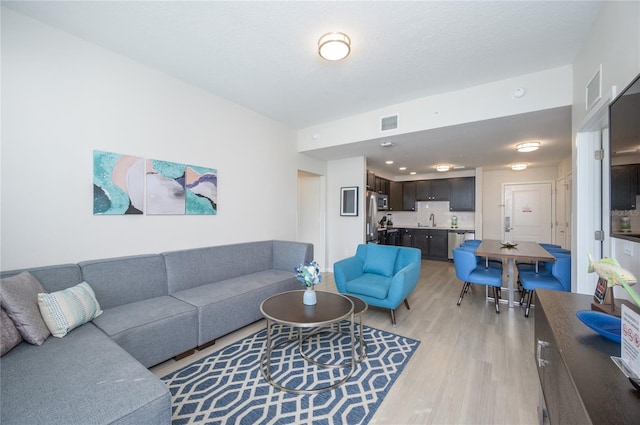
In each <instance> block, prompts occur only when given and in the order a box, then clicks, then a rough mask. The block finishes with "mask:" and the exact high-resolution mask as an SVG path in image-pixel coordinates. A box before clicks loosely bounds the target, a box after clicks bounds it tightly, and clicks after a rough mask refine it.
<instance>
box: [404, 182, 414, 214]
mask: <svg viewBox="0 0 640 425" xmlns="http://www.w3.org/2000/svg"><path fill="white" fill-rule="evenodd" d="M402 210H403V211H415V210H416V182H414V181H413V182H404V183H402Z"/></svg>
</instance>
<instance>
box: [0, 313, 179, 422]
mask: <svg viewBox="0 0 640 425" xmlns="http://www.w3.org/2000/svg"><path fill="white" fill-rule="evenodd" d="M1 365H2V385H1V386H0V391H1V393H0V403H1V405H0V415H1V416H0V423H2V425H13V424H20V425H24V424H30V425H34V424H65V425H73V424H78V425H86V424H92V425H101V424H105V425H106V424H110V425H113V424H118V425H125V424H131V425H134V424H136V425H137V424H170V423H171V396H170V393H169V391H168V389H167V388H166V386H165V385H164V383H162V382H161V381H160V380H159V379H158V378H157V377H156V376H155V375H153V373H151V372H150V371H149V370H147V369H146V368H145V367H144V366H142V365H141V364H140V363H139V362H137V361H136V360H134V359H133V358H132V357H131V355H129V354H128V353H127V352H126V351H124V350H123V349H122V348H120V347H118V345H117V344H116V343H115V342H113V341H112V340H111V339H110V338H109V337H108V336H107V335H105V334H104V333H103V332H102V331H100V330H99V329H98V328H96V327H95V326H94V325H93V324H92V323H87V324H86V325H83V326H80V327H79V328H76V329H74V330H73V331H71V332H69V334H68V335H67V336H66V337H64V338H48V339H47V340H46V341H45V342H44V344H42V345H41V346H39V347H36V346H33V345H30V344H20V345H19V346H17V347H15V348H14V349H13V350H11V351H10V352H9V353H7V354H6V355H5V356H4V357H2V363H1Z"/></svg>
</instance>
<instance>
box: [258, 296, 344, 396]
mask: <svg viewBox="0 0 640 425" xmlns="http://www.w3.org/2000/svg"><path fill="white" fill-rule="evenodd" d="M303 294H304V291H303V290H302V291H289V292H283V293H281V294H276V295H274V296H272V297H269V298H267V299H266V300H264V301H263V302H262V304H261V305H260V311H261V312H262V314H263V316H264V317H265V318H266V319H267V329H266V330H267V344H266V349H265V352H264V354H263V355H262V358H261V362H260V372H261V373H262V376H263V377H264V378H265V380H266V381H267V382H268V383H269V384H271V385H272V386H274V387H276V388H279V389H281V390H284V391H289V392H293V393H297V394H315V393H319V392H322V391H327V390H331V389H333V388H336V387H338V386H340V385H342V384H344V383H345V382H346V381H347V380H348V379H349V378H350V377H351V375H352V374H353V372H354V370H355V366H356V352H355V338H354V314H353V312H354V303H353V301H351V299H349V298H348V297H346V296H344V295H340V294H336V293H333V292H325V291H316V295H317V303H316V305H312V306H309V305H305V304H303V302H302V297H303ZM345 319H348V320H349V321H350V323H351V325H350V326H349V341H350V346H349V347H348V349H349V350H350V351H351V361H350V362H348V363H343V364H339V365H337V366H339V367H344V368H348V369H349V371H348V372H347V373H346V374H345V375H344V376H343V377H342V378H341V379H339V380H338V381H336V382H334V383H332V384H330V385H326V386H322V387H315V388H312V389H300V388H291V387H288V386H287V385H286V383H279V382H276V381H274V379H272V376H271V355H272V353H273V351H274V350H275V349H277V348H278V347H280V346H282V345H285V344H288V343H290V342H292V341H296V340H297V341H298V350H299V351H300V353H301V354H302V355H303V350H302V344H303V341H304V340H305V337H304V335H303V332H302V331H303V329H307V328H323V327H326V326H330V325H333V324H335V323H340V322H341V321H342V320H345ZM274 325H286V326H291V327H292V328H293V329H294V330H295V331H296V333H297V335H296V336H294V337H293V338H290V339H287V340H284V341H281V342H278V343H277V344H274V343H273V341H272V338H273V336H274V334H273V328H274ZM303 358H305V359H306V360H307V361H310V360H308V359H307V357H306V356H304V355H303ZM311 363H313V364H315V365H317V366H327V365H326V364H322V363H318V362H315V361H311Z"/></svg>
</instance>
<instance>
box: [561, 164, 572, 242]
mask: <svg viewBox="0 0 640 425" xmlns="http://www.w3.org/2000/svg"><path fill="white" fill-rule="evenodd" d="M571 184H572V183H571V174H568V175H567V177H566V178H565V193H566V195H565V197H564V221H565V238H564V244H563V245H562V247H563V248H566V249H571V208H572V204H571Z"/></svg>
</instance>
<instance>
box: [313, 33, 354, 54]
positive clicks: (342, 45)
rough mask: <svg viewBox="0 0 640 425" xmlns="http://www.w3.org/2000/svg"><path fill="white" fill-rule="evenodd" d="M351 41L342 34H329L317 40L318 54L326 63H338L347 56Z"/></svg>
mask: <svg viewBox="0 0 640 425" xmlns="http://www.w3.org/2000/svg"><path fill="white" fill-rule="evenodd" d="M349 52H351V39H350V38H349V36H348V35H347V34H345V33H343V32H329V33H327V34H325V35H323V36H322V37H320V40H318V54H319V55H320V57H321V58H323V59H326V60H328V61H339V60H340V59H344V58H346V57H347V56H349Z"/></svg>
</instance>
